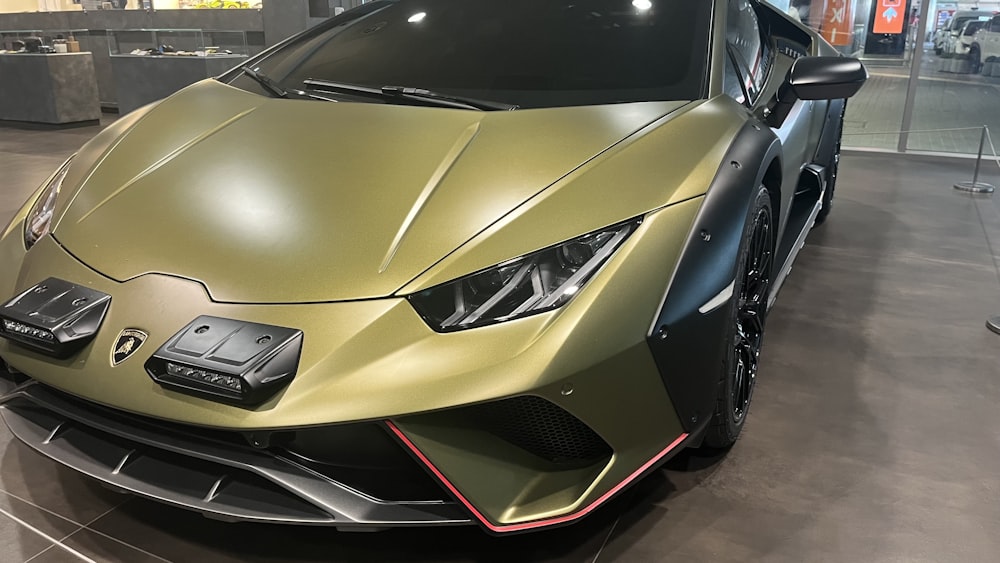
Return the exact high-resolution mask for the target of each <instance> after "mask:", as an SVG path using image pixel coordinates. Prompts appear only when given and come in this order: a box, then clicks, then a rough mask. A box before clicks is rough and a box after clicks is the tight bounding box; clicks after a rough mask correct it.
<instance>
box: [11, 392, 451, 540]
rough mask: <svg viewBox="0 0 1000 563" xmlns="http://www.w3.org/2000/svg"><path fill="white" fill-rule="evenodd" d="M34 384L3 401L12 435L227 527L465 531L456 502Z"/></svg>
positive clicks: (84, 470) (61, 459) (97, 476)
mask: <svg viewBox="0 0 1000 563" xmlns="http://www.w3.org/2000/svg"><path fill="white" fill-rule="evenodd" d="M104 410H105V409H103V408H101V407H95V406H92V405H89V404H87V403H84V402H82V401H78V400H75V399H72V398H70V397H68V396H65V395H64V394H62V393H60V392H58V391H55V390H52V389H49V388H47V387H45V386H43V385H41V384H38V383H34V382H31V383H28V384H26V385H23V386H21V387H19V388H18V389H17V390H15V391H13V392H12V393H10V394H8V395H6V396H4V397H2V398H0V414H2V416H3V419H4V422H5V423H6V424H7V426H8V427H9V428H10V430H11V432H12V433H13V434H14V435H15V436H16V437H17V438H18V439H20V440H21V441H22V442H24V443H25V444H27V445H28V446H30V447H31V448H33V449H35V450H36V451H38V452H39V453H41V454H43V455H45V456H47V457H49V458H51V459H53V460H55V461H58V462H60V463H62V464H63V465H66V466H68V467H71V468H73V469H75V470H77V471H80V472H81V473H84V474H86V475H89V476H90V477H93V478H95V479H98V480H100V481H102V482H104V483H106V484H108V485H110V486H112V487H114V488H117V489H122V490H125V491H128V492H131V493H134V494H137V495H140V496H143V497H147V498H151V499H153V500H157V501H160V502H164V503H167V504H172V505H175V506H179V507H182V508H187V509H190V510H195V511H198V512H201V513H202V514H204V515H205V516H208V517H210V518H215V519H221V520H230V521H256V522H272V523H285V524H310V525H325V526H337V527H342V528H344V529H353V528H386V527H395V526H429V525H461V524H470V523H471V520H470V518H469V516H468V514H467V513H466V511H465V510H464V509H462V508H461V507H460V506H459V505H458V504H456V503H453V502H442V501H427V502H389V501H382V500H379V499H375V498H372V497H370V496H367V495H364V494H363V493H360V492H358V491H355V490H353V489H351V488H350V487H348V486H346V485H344V484H341V483H338V482H336V481H333V480H331V479H328V478H326V477H323V476H321V475H318V474H317V473H315V472H313V471H310V470H308V469H306V468H304V467H302V466H300V465H298V464H296V463H294V462H292V461H290V460H286V459H284V458H282V457H279V456H277V455H274V454H271V453H269V452H268V451H265V450H254V449H250V448H242V447H239V446H237V445H233V444H226V443H222V442H217V441H212V440H207V439H204V440H203V439H199V438H197V437H195V436H190V435H182V434H178V433H175V432H170V431H159V430H158V429H157V428H155V427H152V426H151V425H148V424H128V423H125V421H123V420H119V419H117V418H116V417H114V416H110V415H108V414H107V413H105V412H104Z"/></svg>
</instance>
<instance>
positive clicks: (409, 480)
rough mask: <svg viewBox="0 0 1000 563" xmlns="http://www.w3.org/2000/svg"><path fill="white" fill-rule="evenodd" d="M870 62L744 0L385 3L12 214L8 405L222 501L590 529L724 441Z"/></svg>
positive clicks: (77, 449)
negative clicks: (678, 456) (651, 475)
mask: <svg viewBox="0 0 1000 563" xmlns="http://www.w3.org/2000/svg"><path fill="white" fill-rule="evenodd" d="M866 78H867V72H866V70H865V68H864V67H863V66H862V64H861V63H860V62H858V61H857V60H855V59H850V58H843V57H839V56H837V53H836V51H834V50H833V48H832V47H830V46H829V45H828V44H827V43H825V42H824V41H823V40H822V38H820V37H819V36H818V35H816V34H815V33H813V32H812V31H810V30H808V29H807V28H805V27H802V26H801V25H800V24H798V23H796V22H794V21H792V20H790V19H788V18H787V17H785V16H784V15H783V14H782V13H780V12H779V11H776V10H775V9H773V8H771V7H769V6H768V5H766V4H763V3H759V2H757V1H756V0H711V1H703V2H691V1H690V0H573V1H572V2H569V1H565V0H502V1H501V0H395V1H393V0H381V1H376V2H371V3H367V4H364V5H363V6H361V7H359V8H356V9H353V10H350V11H348V12H346V13H344V14H342V15H339V16H337V17H334V18H332V19H330V20H328V21H327V22H325V23H323V24H321V25H319V26H317V27H315V28H313V29H310V30H308V31H306V32H304V33H302V34H300V35H297V36H295V37H293V38H291V39H289V40H287V41H285V42H284V43H282V44H280V45H278V46H276V47H274V48H272V49H270V50H268V51H265V52H264V53H262V54H261V55H259V56H257V57H255V58H253V59H251V60H249V61H248V62H247V64H246V65H244V66H243V67H240V68H237V69H234V70H233V71H231V72H229V73H227V74H225V75H223V76H221V77H219V78H217V79H211V80H205V81H203V82H199V83H197V84H194V85H192V86H190V87H188V88H186V89H184V90H182V91H180V92H178V93H176V94H175V95H173V96H171V97H169V98H167V99H165V100H163V101H161V102H159V103H156V104H153V105H150V106H147V107H145V108H142V109H140V110H137V111H135V112H133V113H131V114H129V115H126V116H124V117H121V118H120V119H118V120H117V121H116V122H115V123H113V124H112V125H111V126H109V127H108V128H106V129H105V130H104V131H103V132H102V133H100V134H99V135H97V137H95V138H94V139H93V140H91V141H90V142H88V143H87V144H86V145H85V146H84V147H83V148H81V149H80V151H79V152H78V153H77V154H76V155H75V156H73V157H72V158H70V159H69V160H68V161H67V162H66V163H65V164H64V165H62V166H61V167H60V168H59V169H58V170H57V171H56V172H55V173H54V174H53V175H52V176H51V177H50V178H49V179H48V180H47V181H46V182H45V183H44V185H43V186H41V188H40V189H39V190H38V191H37V192H36V193H35V194H34V195H33V196H32V197H31V199H30V200H29V201H28V202H27V203H26V204H25V205H24V207H23V209H21V210H20V211H18V212H17V214H16V215H15V216H14V218H13V220H12V222H11V223H10V225H9V226H8V227H7V228H6V230H4V231H3V233H2V239H0V261H2V264H3V267H2V268H0V302H2V303H3V305H2V306H0V336H2V338H0V358H2V362H0V366H2V369H0V381H2V382H3V383H2V386H0V413H2V415H3V419H4V421H5V422H6V424H7V426H8V427H9V428H10V430H11V431H12V432H13V433H14V435H15V436H17V438H19V439H20V440H22V441H23V442H25V443H26V444H28V445H29V446H31V447H32V448H34V449H35V450H37V451H38V452H40V453H41V454H43V455H45V456H48V457H49V458H52V459H53V460H55V461H57V462H60V463H62V464H65V465H67V466H69V467H71V468H73V469H76V470H78V471H80V472H82V473H84V474H87V475H89V476H91V477H93V478H95V479H98V480H100V481H103V482H104V483H105V484H107V485H109V486H111V487H113V488H117V489H120V490H123V491H129V492H132V493H134V494H137V495H140V496H143V497H147V498H151V499H155V500H159V501H162V502H166V503H170V504H172V505H175V506H180V507H184V508H188V509H191V510H195V511H199V512H201V513H203V514H204V515H206V516H209V517H212V518H218V519H223V520H238V521H258V522H281V523H293V524H311V525H329V526H335V527H337V528H340V529H344V530H351V529H360V528H366V529H373V528H374V529H378V528H386V527H392V526H430V525H460V524H478V525H480V526H482V528H484V529H485V530H487V531H489V532H493V533H505V532H518V531H525V530H532V529H537V528H543V527H547V526H555V525H560V524H566V523H570V522H574V521H576V520H578V519H580V518H582V517H583V516H585V515H587V514H588V513H590V512H591V511H593V510H594V509H595V508H597V507H599V506H601V504H602V503H604V502H605V501H607V500H608V499H609V498H611V497H613V496H614V495H615V494H617V493H619V492H620V491H622V490H623V488H625V487H627V486H629V485H630V484H632V483H634V482H635V481H636V480H637V479H639V478H641V477H642V476H643V475H644V474H646V473H648V472H649V471H651V470H653V469H654V468H656V467H657V466H658V464H660V463H662V462H663V461H665V460H666V459H667V458H669V457H670V456H671V455H673V454H675V453H676V452H678V451H679V450H681V449H682V448H686V447H699V446H706V447H712V448H725V447H727V446H729V445H731V444H732V443H733V441H734V440H736V438H737V436H738V435H739V433H740V430H741V428H742V426H743V424H744V421H745V420H746V416H747V412H748V408H749V405H750V399H751V396H752V394H753V390H754V381H755V379H756V377H757V365H758V357H759V354H760V351H761V343H762V338H763V336H764V325H765V318H766V316H767V312H768V309H769V307H770V306H771V304H772V303H773V301H774V298H775V295H776V294H777V292H778V290H779V288H780V286H781V282H782V280H783V279H784V277H785V276H786V275H787V274H788V272H789V270H790V268H791V264H792V261H793V260H794V258H795V256H796V253H797V251H798V249H799V248H800V247H801V246H802V244H803V241H804V239H805V237H806V235H807V233H808V232H809V230H810V228H811V227H813V225H814V224H815V223H817V222H818V221H820V220H822V219H823V218H825V217H826V214H827V213H828V212H829V210H830V206H831V197H832V194H833V188H834V182H835V180H836V177H837V164H838V160H839V148H840V146H839V145H840V143H839V138H840V132H841V125H842V121H843V113H844V107H845V100H846V98H848V97H850V96H852V95H853V94H854V93H855V92H857V90H858V89H859V88H860V87H861V85H862V84H863V83H864V81H865V80H866Z"/></svg>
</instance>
